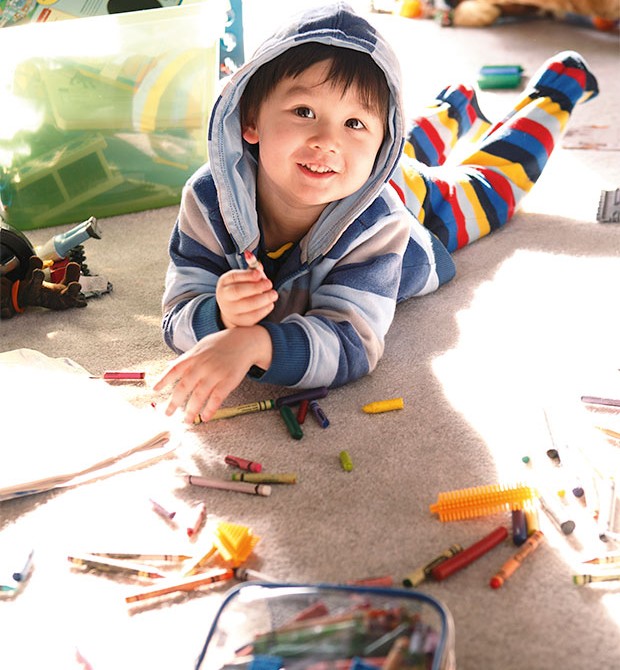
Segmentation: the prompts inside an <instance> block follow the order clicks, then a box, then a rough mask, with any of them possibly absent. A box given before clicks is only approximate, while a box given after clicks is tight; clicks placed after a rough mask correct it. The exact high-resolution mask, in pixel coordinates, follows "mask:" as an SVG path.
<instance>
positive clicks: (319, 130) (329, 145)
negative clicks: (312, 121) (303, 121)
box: [309, 124, 339, 152]
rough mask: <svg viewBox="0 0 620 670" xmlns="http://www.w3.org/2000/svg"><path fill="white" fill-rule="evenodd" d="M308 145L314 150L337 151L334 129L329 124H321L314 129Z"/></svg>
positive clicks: (336, 138)
mask: <svg viewBox="0 0 620 670" xmlns="http://www.w3.org/2000/svg"><path fill="white" fill-rule="evenodd" d="M309 144H310V146H311V147H312V148H314V149H321V150H322V151H332V152H333V151H337V149H338V146H339V142H338V136H337V134H336V132H335V129H334V128H333V127H332V126H330V125H329V124H322V125H319V126H317V127H316V128H315V132H314V133H313V134H312V136H311V137H310V140H309Z"/></svg>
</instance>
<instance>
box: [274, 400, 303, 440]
mask: <svg viewBox="0 0 620 670" xmlns="http://www.w3.org/2000/svg"><path fill="white" fill-rule="evenodd" d="M279 410H280V416H281V417H282V419H284V424H285V425H286V428H287V430H288V432H289V435H290V436H291V437H292V438H293V439H294V440H301V438H302V437H303V436H304V432H303V430H302V429H301V426H300V425H299V423H298V422H297V418H296V417H295V415H294V414H293V410H292V409H291V408H290V407H289V406H288V405H280V407H279Z"/></svg>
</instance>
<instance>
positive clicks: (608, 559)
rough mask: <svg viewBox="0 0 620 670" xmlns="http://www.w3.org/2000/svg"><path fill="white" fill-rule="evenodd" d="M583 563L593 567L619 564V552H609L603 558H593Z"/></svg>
mask: <svg viewBox="0 0 620 670" xmlns="http://www.w3.org/2000/svg"><path fill="white" fill-rule="evenodd" d="M584 563H590V564H593V565H601V564H605V563H620V551H610V552H609V553H608V554H604V555H603V556H595V557H594V558H590V559H589V560H587V561H584Z"/></svg>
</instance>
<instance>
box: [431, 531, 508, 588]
mask: <svg viewBox="0 0 620 670" xmlns="http://www.w3.org/2000/svg"><path fill="white" fill-rule="evenodd" d="M507 537H508V530H507V529H506V527H505V526H499V527H498V528H496V529H495V530H494V531H492V532H491V533H489V534H488V535H486V536H485V537H483V538H482V539H481V540H478V542H475V543H474V544H472V545H471V546H469V547H467V549H463V551H460V552H459V553H458V554H456V555H455V556H452V558H448V559H447V560H445V561H444V562H443V563H440V564H439V565H438V566H437V567H435V568H433V570H432V571H431V575H432V577H433V579H436V580H437V581H441V580H443V579H446V577H449V576H450V575H452V574H454V573H455V572H457V571H458V570H461V569H462V568H465V567H467V566H468V565H469V564H470V563H473V562H474V561H475V560H476V559H478V558H480V557H481V556H483V555H484V554H486V553H487V552H488V551H490V550H491V549H493V547H496V546H497V545H498V544H499V543H500V542H503V541H504V540H505V539H506V538H507Z"/></svg>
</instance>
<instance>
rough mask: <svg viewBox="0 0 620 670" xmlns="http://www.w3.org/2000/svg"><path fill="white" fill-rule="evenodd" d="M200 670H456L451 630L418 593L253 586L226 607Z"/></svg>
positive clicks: (435, 604) (447, 617)
mask: <svg viewBox="0 0 620 670" xmlns="http://www.w3.org/2000/svg"><path fill="white" fill-rule="evenodd" d="M195 667H196V670H198V669H201V670H326V669H332V668H333V669H337V670H422V669H424V670H454V668H455V667H456V665H455V659H454V624H453V621H452V616H451V614H450V612H449V611H448V610H447V609H446V608H445V607H444V606H443V605H442V604H441V603H440V602H439V601H438V600H436V599H434V598H432V597H430V596H428V595H426V594H423V593H418V592H416V591H411V590H402V589H387V588H378V587H370V586H349V585H335V584H333V585H332V584H273V583H259V582H248V583H244V584H241V585H240V586H238V587H236V588H234V589H232V590H231V591H230V592H229V594H228V595H227V597H226V598H225V600H224V602H223V603H222V605H221V607H220V609H219V611H218V613H217V614H216V616H215V619H214V621H213V623H212V625H211V629H210V630H209V633H208V635H207V638H206V640H205V643H204V646H203V648H202V650H201V652H200V654H199V657H198V659H197V661H196V666H195Z"/></svg>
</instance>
